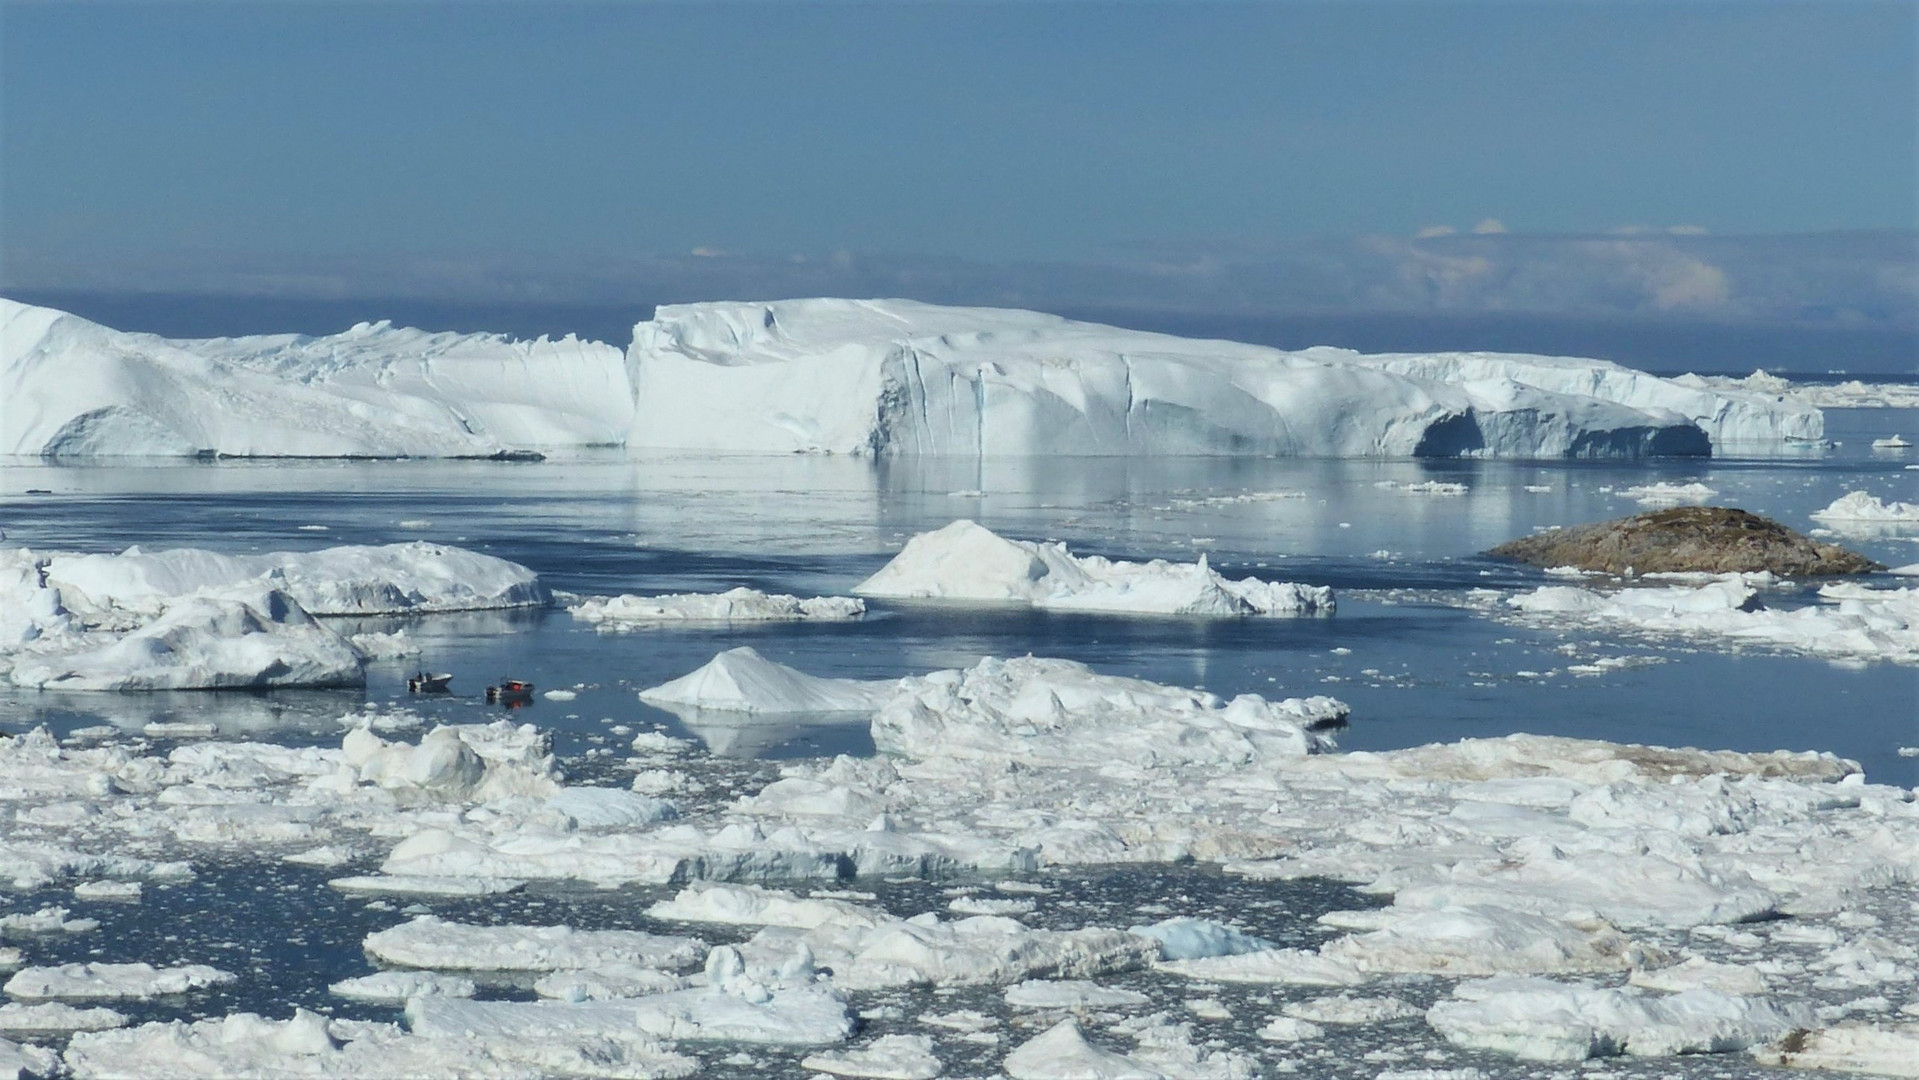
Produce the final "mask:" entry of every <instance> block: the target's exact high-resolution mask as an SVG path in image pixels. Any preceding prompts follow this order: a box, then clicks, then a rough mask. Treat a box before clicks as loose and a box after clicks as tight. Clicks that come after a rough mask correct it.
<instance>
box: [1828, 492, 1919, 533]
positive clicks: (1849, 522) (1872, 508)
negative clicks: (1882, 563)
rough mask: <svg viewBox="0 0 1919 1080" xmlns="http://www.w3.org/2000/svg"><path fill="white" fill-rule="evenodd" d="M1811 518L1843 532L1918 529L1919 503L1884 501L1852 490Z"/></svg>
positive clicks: (1866, 493)
mask: <svg viewBox="0 0 1919 1080" xmlns="http://www.w3.org/2000/svg"><path fill="white" fill-rule="evenodd" d="M1812 516H1813V517H1814V518H1816V519H1817V520H1819V521H1823V522H1825V523H1826V524H1828V525H1831V526H1832V527H1833V528H1835V529H1839V530H1841V531H1848V530H1852V529H1855V528H1857V527H1865V528H1867V529H1879V530H1883V531H1893V530H1899V529H1906V528H1911V529H1919V503H1909V502H1899V501H1897V500H1887V499H1881V498H1879V497H1878V496H1876V495H1872V494H1870V493H1868V492H1864V491H1849V492H1847V493H1846V494H1844V495H1841V496H1840V497H1838V498H1837V499H1834V500H1833V501H1832V503H1831V505H1829V506H1827V507H1826V508H1825V509H1823V510H1815V511H1813V512H1812Z"/></svg>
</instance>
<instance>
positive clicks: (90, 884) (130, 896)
mask: <svg viewBox="0 0 1919 1080" xmlns="http://www.w3.org/2000/svg"><path fill="white" fill-rule="evenodd" d="M140 889H141V886H140V883H139V882H137V881H83V882H81V883H80V884H78V885H75V886H74V887H73V896H74V899H76V900H138V899H140Z"/></svg>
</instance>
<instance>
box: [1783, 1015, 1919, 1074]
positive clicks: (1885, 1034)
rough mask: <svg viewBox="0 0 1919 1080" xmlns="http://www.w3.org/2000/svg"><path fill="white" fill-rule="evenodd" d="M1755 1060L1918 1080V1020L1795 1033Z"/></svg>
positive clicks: (1853, 1024)
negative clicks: (1915, 1079)
mask: <svg viewBox="0 0 1919 1080" xmlns="http://www.w3.org/2000/svg"><path fill="white" fill-rule="evenodd" d="M1752 1054H1753V1057H1754V1058H1755V1059H1757V1060H1758V1061H1759V1062H1761V1063H1762V1064H1766V1065H1785V1066H1788V1067H1790V1068H1795V1069H1830V1070H1832V1071H1834V1072H1848V1073H1864V1074H1866V1075H1868V1076H1899V1077H1919V1021H1908V1022H1906V1023H1903V1024H1893V1025H1878V1024H1864V1023H1849V1024H1837V1025H1834V1026H1832V1027H1823V1028H1817V1029H1815V1030H1811V1031H1804V1032H1793V1033H1790V1034H1788V1035H1787V1036H1786V1037H1785V1038H1783V1039H1780V1040H1779V1041H1778V1042H1775V1043H1772V1044H1770V1045H1768V1046H1762V1047H1755V1048H1754V1049H1753V1052H1752Z"/></svg>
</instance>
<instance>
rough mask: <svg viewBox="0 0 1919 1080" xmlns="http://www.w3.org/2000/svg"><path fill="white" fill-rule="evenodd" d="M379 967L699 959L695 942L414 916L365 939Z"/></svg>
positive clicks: (665, 964)
mask: <svg viewBox="0 0 1919 1080" xmlns="http://www.w3.org/2000/svg"><path fill="white" fill-rule="evenodd" d="M365 944H366V951H367V954H368V955H369V956H372V957H373V958H374V959H376V960H379V961H380V962H382V963H387V964H397V965H401V966H404V967H414V968H430V969H439V970H447V971H559V970H562V969H567V968H591V967H596V966H599V965H602V964H638V965H642V966H645V967H653V968H662V969H674V968H683V967H686V966H687V965H689V964H692V963H693V962H695V961H696V960H698V959H699V958H700V957H701V956H702V955H704V954H705V946H704V945H703V944H702V943H701V942H700V941H698V940H697V939H695V938H688V937H675V936H672V935H666V934H649V933H646V932H644V931H641V930H575V929H573V928H572V927H570V926H473V925H469V924H466V923H456V922H448V921H446V920H443V919H440V918H438V917H437V916H433V915H420V916H417V917H415V918H414V919H413V920H412V921H411V922H405V923H401V924H400V925H398V926H394V927H391V928H389V929H386V930H376V931H374V932H373V933H371V934H368V935H367V937H366V942H365Z"/></svg>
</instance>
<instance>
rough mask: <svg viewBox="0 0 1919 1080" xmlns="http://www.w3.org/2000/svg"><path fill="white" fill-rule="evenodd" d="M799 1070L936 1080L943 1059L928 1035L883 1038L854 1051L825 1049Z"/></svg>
mask: <svg viewBox="0 0 1919 1080" xmlns="http://www.w3.org/2000/svg"><path fill="white" fill-rule="evenodd" d="M800 1068H802V1069H812V1070H813V1071H814V1072H822V1073H827V1074H829V1075H831V1076H851V1077H864V1078H871V1080H934V1077H937V1076H939V1075H940V1072H941V1066H940V1059H939V1058H938V1057H937V1056H935V1055H934V1053H933V1040H932V1039H930V1038H928V1037H927V1036H925V1035H882V1036H880V1037H879V1038H877V1039H874V1040H873V1041H872V1042H871V1043H868V1044H867V1045H865V1046H861V1047H857V1048H855V1049H851V1050H825V1051H821V1052H820V1053H817V1054H808V1055H807V1056H806V1057H804V1058H801V1059H800Z"/></svg>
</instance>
